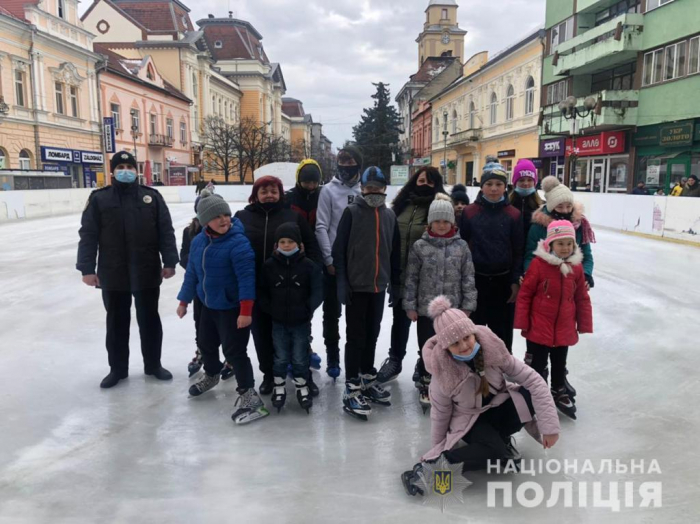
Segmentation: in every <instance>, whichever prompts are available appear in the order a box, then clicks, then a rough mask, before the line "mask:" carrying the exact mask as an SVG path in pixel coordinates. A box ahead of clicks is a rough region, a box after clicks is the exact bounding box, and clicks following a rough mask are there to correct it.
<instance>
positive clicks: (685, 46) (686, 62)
mask: <svg viewBox="0 0 700 524" xmlns="http://www.w3.org/2000/svg"><path fill="white" fill-rule="evenodd" d="M699 51H700V37H695V38H692V39H690V41H685V40H684V41H682V42H678V43H675V44H671V45H669V46H666V47H665V48H661V49H655V50H654V51H649V52H648V53H645V55H644V71H643V74H642V85H643V86H650V85H652V84H656V83H659V82H666V81H669V80H675V79H676V78H681V77H683V76H685V75H686V73H687V74H695V73H697V72H698V66H699V62H700V58H699V56H698V55H699Z"/></svg>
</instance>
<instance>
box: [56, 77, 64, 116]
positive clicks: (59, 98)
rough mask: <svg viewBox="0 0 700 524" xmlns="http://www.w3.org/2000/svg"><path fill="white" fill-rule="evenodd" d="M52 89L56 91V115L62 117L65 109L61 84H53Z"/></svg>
mask: <svg viewBox="0 0 700 524" xmlns="http://www.w3.org/2000/svg"><path fill="white" fill-rule="evenodd" d="M54 89H55V91H56V113H58V114H59V115H64V114H65V113H66V108H65V107H64V104H63V84H61V83H60V82H56V83H55V84H54Z"/></svg>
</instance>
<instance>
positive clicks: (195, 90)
mask: <svg viewBox="0 0 700 524" xmlns="http://www.w3.org/2000/svg"><path fill="white" fill-rule="evenodd" d="M198 90H199V88H198V87H197V73H192V101H193V102H194V103H195V104H196V103H197V97H198V96H199V93H198Z"/></svg>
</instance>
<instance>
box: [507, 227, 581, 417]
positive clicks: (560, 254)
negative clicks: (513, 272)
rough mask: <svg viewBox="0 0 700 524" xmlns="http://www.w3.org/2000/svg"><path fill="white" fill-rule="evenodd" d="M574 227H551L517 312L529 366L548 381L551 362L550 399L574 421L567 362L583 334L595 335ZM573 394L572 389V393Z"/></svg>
mask: <svg viewBox="0 0 700 524" xmlns="http://www.w3.org/2000/svg"><path fill="white" fill-rule="evenodd" d="M582 260H583V254H582V253H581V250H580V249H579V247H578V246H577V245H576V230H575V229H574V226H573V225H572V224H571V222H569V221H567V220H557V221H554V222H552V223H551V224H549V227H547V238H546V239H544V240H541V241H540V242H539V244H538V246H537V250H536V251H535V258H534V260H533V261H532V264H531V265H530V267H529V268H528V271H527V273H526V274H525V280H524V281H523V285H522V287H521V289H520V293H519V294H518V300H517V304H516V308H515V328H516V329H522V334H523V336H524V337H525V338H526V339H527V353H528V354H527V355H526V362H527V363H528V364H530V366H532V368H533V369H534V370H535V371H537V372H538V373H540V374H541V375H542V376H543V377H544V379H545V380H547V376H546V369H547V360H548V357H549V359H551V361H552V395H553V396H554V403H555V404H556V406H557V408H559V410H560V411H561V412H562V413H564V414H565V415H567V416H569V417H571V418H573V419H574V420H575V419H576V406H575V404H574V400H573V397H572V395H571V393H570V391H569V389H568V388H567V387H566V356H567V353H568V351H569V346H573V345H575V344H576V343H577V342H578V334H579V333H593V312H592V309H591V299H590V297H589V296H588V288H587V287H586V279H585V276H584V274H583V267H582V265H581V262H582ZM572 389H573V388H572Z"/></svg>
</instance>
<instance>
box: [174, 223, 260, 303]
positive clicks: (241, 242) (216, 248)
mask: <svg viewBox="0 0 700 524" xmlns="http://www.w3.org/2000/svg"><path fill="white" fill-rule="evenodd" d="M195 294H196V295H197V296H198V297H199V300H201V301H202V303H203V304H204V305H205V306H207V307H208V308H209V309H217V310H227V309H234V308H237V307H239V305H240V302H242V301H244V300H255V253H253V249H252V248H251V247H250V242H249V241H248V239H247V238H246V236H245V232H244V229H243V224H241V222H240V220H237V219H235V218H233V219H232V222H231V229H229V230H228V232H227V233H226V234H225V235H222V236H220V237H212V236H210V235H209V233H208V232H207V230H203V231H202V232H201V233H199V234H198V235H197V236H196V237H195V238H194V240H193V241H192V245H191V247H190V259H189V262H188V263H187V271H186V272H185V281H184V282H183V283H182V288H180V293H179V294H178V296H177V299H178V300H179V301H180V302H185V303H188V304H189V303H190V302H192V300H194V297H195Z"/></svg>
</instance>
